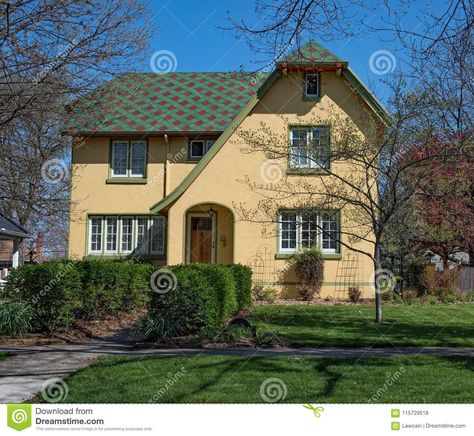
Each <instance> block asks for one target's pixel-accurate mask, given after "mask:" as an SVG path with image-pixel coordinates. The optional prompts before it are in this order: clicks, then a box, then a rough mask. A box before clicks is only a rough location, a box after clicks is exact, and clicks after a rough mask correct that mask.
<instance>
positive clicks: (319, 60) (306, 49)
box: [277, 40, 347, 65]
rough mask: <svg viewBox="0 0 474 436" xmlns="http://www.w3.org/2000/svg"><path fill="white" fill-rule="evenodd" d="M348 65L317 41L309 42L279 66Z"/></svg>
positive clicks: (283, 60)
mask: <svg viewBox="0 0 474 436" xmlns="http://www.w3.org/2000/svg"><path fill="white" fill-rule="evenodd" d="M284 63H286V64H337V63H342V64H346V63H347V62H346V61H343V60H342V59H341V58H339V57H338V56H336V55H335V54H334V53H331V52H330V51H329V50H328V49H327V48H325V47H323V46H322V45H321V44H318V43H317V42H316V41H313V40H311V41H308V42H307V43H306V44H304V45H302V46H301V47H299V48H297V49H296V50H295V51H293V52H292V53H290V54H289V55H288V56H285V57H284V58H282V59H281V60H280V61H278V62H277V65H281V64H284Z"/></svg>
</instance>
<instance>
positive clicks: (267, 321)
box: [252, 307, 474, 347]
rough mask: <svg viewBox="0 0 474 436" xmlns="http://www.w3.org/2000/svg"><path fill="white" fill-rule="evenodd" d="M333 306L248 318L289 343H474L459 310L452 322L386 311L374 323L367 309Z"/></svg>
mask: <svg viewBox="0 0 474 436" xmlns="http://www.w3.org/2000/svg"><path fill="white" fill-rule="evenodd" d="M323 309H326V308H323ZM334 309H335V308H334V307H332V308H331V309H330V310H319V311H318V312H317V313H311V312H305V311H304V310H303V311H302V312H298V313H295V311H294V310H278V309H277V310H274V311H273V312H270V311H269V312H268V313H266V312H265V311H262V313H258V312H257V313H254V314H252V319H253V322H255V323H256V325H257V327H258V328H260V329H263V330H264V331H270V332H272V333H274V334H276V335H279V336H282V337H284V338H286V339H288V340H289V341H290V345H292V346H349V347H350V346H354V347H360V346H372V345H373V346H391V345H431V346H434V345H437V346H474V325H473V324H472V323H469V321H468V320H467V319H465V317H464V318H463V313H462V312H459V313H456V312H453V316H454V319H453V320H452V321H451V320H439V319H436V317H435V316H429V314H428V316H427V315H426V314H423V313H420V314H419V316H417V314H416V312H413V313H409V316H407V312H405V313H401V314H400V316H399V317H398V318H396V317H395V316H394V315H393V314H391V313H390V314H388V315H386V317H385V321H384V322H383V323H382V324H375V323H374V322H373V319H372V317H369V316H368V315H369V313H368V311H367V309H366V310H364V312H362V313H361V312H357V311H356V310H354V311H353V312H348V310H347V309H344V310H334ZM417 309H418V308H415V307H414V308H413V309H412V310H413V311H416V310H417ZM465 316H467V317H470V316H471V315H470V314H469V313H465Z"/></svg>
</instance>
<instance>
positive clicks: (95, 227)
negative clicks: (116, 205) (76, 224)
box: [88, 216, 166, 255]
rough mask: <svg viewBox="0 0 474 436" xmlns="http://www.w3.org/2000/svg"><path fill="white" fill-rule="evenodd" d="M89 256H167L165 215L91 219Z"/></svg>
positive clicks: (89, 224)
mask: <svg viewBox="0 0 474 436" xmlns="http://www.w3.org/2000/svg"><path fill="white" fill-rule="evenodd" d="M88 226H89V240H88V252H89V254H129V253H136V254H140V255H148V254H152V255H163V254H165V239H166V218H165V217H163V216H154V217H149V216H105V217H101V216H91V217H89V222H88Z"/></svg>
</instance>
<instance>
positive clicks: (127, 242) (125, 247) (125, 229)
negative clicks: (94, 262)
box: [120, 217, 133, 253]
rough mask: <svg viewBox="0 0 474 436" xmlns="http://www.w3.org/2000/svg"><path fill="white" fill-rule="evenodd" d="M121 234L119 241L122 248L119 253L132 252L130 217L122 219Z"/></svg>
mask: <svg viewBox="0 0 474 436" xmlns="http://www.w3.org/2000/svg"><path fill="white" fill-rule="evenodd" d="M121 223H122V233H121V235H120V236H121V241H122V246H121V248H120V251H121V252H122V253H130V252H131V251H132V246H133V218H132V217H122V218H121Z"/></svg>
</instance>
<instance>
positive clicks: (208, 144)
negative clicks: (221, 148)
mask: <svg viewBox="0 0 474 436" xmlns="http://www.w3.org/2000/svg"><path fill="white" fill-rule="evenodd" d="M195 142H202V143H203V151H204V154H203V155H194V154H193V143H195ZM215 142H216V140H215V139H193V140H191V141H189V158H190V159H193V160H194V159H196V160H197V159H202V158H203V157H204V155H205V154H206V153H207V152H208V151H209V150H210V149H211V147H212V146H213V145H214V143H215Z"/></svg>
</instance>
